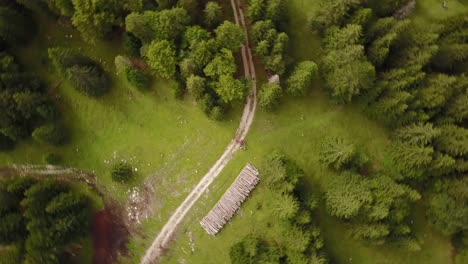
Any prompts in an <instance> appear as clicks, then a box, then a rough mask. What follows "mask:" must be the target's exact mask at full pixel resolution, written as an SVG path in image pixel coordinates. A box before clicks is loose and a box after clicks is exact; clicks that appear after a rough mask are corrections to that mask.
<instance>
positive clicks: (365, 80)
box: [321, 25, 375, 103]
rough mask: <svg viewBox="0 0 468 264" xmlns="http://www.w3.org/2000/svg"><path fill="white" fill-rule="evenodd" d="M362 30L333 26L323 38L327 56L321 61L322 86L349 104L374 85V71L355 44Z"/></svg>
mask: <svg viewBox="0 0 468 264" xmlns="http://www.w3.org/2000/svg"><path fill="white" fill-rule="evenodd" d="M360 36H361V27H360V26H358V25H347V26H346V27H344V28H342V29H339V28H337V27H333V28H331V29H329V30H328V31H327V35H326V38H325V41H324V43H325V48H326V49H327V52H326V55H325V57H324V58H323V61H322V68H321V70H322V72H323V74H324V77H325V85H326V87H327V88H328V89H329V90H330V91H331V93H332V96H333V98H334V99H335V100H337V101H338V102H345V103H346V102H350V101H351V100H352V98H353V97H354V96H355V95H358V94H360V93H361V92H363V91H366V90H368V89H369V88H370V87H371V86H372V85H373V83H374V79H375V69H374V66H373V65H372V64H371V63H369V62H368V61H367V59H366V57H365V55H364V47H363V46H362V45H359V44H358V41H359V39H360Z"/></svg>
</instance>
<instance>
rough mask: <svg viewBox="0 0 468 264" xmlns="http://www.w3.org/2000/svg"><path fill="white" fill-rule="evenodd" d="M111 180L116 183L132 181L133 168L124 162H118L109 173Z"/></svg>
mask: <svg viewBox="0 0 468 264" xmlns="http://www.w3.org/2000/svg"><path fill="white" fill-rule="evenodd" d="M111 176H112V180H114V181H116V182H121V183H125V182H129V181H131V180H133V177H134V173H133V168H132V166H131V165H130V164H128V163H126V162H119V163H116V164H114V166H113V167H112V172H111Z"/></svg>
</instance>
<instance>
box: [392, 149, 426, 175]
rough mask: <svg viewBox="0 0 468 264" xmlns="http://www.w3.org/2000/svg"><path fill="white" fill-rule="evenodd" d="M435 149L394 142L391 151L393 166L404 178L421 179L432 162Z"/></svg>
mask: <svg viewBox="0 0 468 264" xmlns="http://www.w3.org/2000/svg"><path fill="white" fill-rule="evenodd" d="M433 153H434V148H433V147H431V146H418V145H409V144H405V143H401V142H394V143H393V144H392V146H391V147H390V149H389V159H390V162H391V166H392V167H393V168H394V169H396V170H397V171H398V172H399V173H400V174H401V176H402V177H404V178H421V177H423V176H425V175H424V173H425V171H426V169H427V168H428V166H429V165H430V164H431V162H432V155H433Z"/></svg>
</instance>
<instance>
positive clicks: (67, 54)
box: [48, 47, 91, 75]
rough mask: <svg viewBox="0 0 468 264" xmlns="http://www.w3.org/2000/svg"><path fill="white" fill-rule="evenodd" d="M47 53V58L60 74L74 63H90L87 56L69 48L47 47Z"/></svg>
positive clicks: (64, 72)
mask: <svg viewBox="0 0 468 264" xmlns="http://www.w3.org/2000/svg"><path fill="white" fill-rule="evenodd" d="M48 54H49V59H50V60H51V61H52V64H53V65H54V66H55V69H56V70H57V71H58V72H59V73H60V74H62V75H65V74H66V71H67V69H68V68H70V67H72V66H74V65H86V64H89V63H91V60H90V59H89V58H86V57H84V56H82V55H80V54H78V53H77V52H76V51H75V50H72V49H69V48H62V47H55V48H49V50H48Z"/></svg>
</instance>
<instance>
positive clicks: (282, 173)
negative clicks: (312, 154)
mask: <svg viewBox="0 0 468 264" xmlns="http://www.w3.org/2000/svg"><path fill="white" fill-rule="evenodd" d="M261 171H262V172H263V174H264V175H265V177H264V181H265V182H266V184H267V185H268V186H269V188H271V189H273V190H277V191H278V192H279V193H291V192H293V191H294V188H295V187H296V185H297V184H298V182H299V179H300V178H301V177H303V176H304V173H303V172H302V171H301V170H300V169H299V168H297V166H296V165H294V163H292V162H291V161H290V160H288V159H287V157H286V156H285V155H284V154H282V153H280V152H278V151H274V152H273V153H272V154H271V155H269V156H268V158H267V160H266V161H265V163H264V166H263V167H262V168H261Z"/></svg>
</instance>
